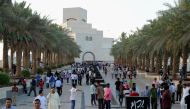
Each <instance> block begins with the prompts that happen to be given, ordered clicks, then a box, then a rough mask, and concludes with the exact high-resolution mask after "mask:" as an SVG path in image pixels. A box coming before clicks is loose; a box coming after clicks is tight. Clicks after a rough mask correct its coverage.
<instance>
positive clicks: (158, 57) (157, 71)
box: [156, 55, 162, 74]
mask: <svg viewBox="0 0 190 109" xmlns="http://www.w3.org/2000/svg"><path fill="white" fill-rule="evenodd" d="M161 67H162V58H161V56H159V55H158V56H157V57H156V73H157V74H159V71H160V68H161Z"/></svg>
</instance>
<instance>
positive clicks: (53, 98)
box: [47, 87, 61, 109]
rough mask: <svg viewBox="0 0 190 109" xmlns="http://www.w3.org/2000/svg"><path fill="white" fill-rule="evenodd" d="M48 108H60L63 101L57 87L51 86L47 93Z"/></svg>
mask: <svg viewBox="0 0 190 109" xmlns="http://www.w3.org/2000/svg"><path fill="white" fill-rule="evenodd" d="M47 99H48V109H60V106H61V103H60V98H59V95H58V93H57V92H55V88H53V87H52V88H51V92H50V93H49V94H48V95H47Z"/></svg>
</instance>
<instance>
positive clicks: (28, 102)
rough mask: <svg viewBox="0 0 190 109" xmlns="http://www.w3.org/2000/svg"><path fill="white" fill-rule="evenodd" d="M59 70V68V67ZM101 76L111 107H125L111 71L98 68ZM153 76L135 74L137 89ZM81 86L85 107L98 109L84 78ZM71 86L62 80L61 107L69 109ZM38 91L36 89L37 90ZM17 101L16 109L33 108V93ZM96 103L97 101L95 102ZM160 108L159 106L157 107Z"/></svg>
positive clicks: (46, 90)
mask: <svg viewBox="0 0 190 109" xmlns="http://www.w3.org/2000/svg"><path fill="white" fill-rule="evenodd" d="M59 70H61V69H59ZM100 72H101V74H102V77H103V78H104V80H105V81H106V82H107V83H108V82H109V83H110V86H111V89H112V92H113V97H114V99H115V101H114V102H112V109H125V107H124V105H125V104H124V103H125V100H124V102H123V107H119V106H118V105H117V104H118V100H117V99H116V94H115V79H112V76H111V73H108V74H107V76H105V75H104V73H102V70H100ZM152 80H153V78H145V76H144V74H143V73H139V74H138V75H137V79H136V82H137V86H138V88H139V90H143V89H144V88H145V85H146V84H149V85H150V86H151V83H152ZM82 83H83V84H82V86H77V88H79V89H82V90H83V91H84V95H85V96H84V97H85V109H98V108H97V106H91V101H90V93H89V89H90V86H88V85H86V84H85V78H84V79H83V82H82ZM70 88H71V84H66V81H64V84H63V95H62V96H61V109H70V105H71V103H70V100H69V96H70V92H69V89H70ZM44 92H45V94H44V95H45V96H47V94H48V93H49V89H45V90H44ZM37 93H38V90H37ZM17 99H18V100H17V101H18V102H17V106H16V109H33V103H32V102H33V100H34V95H33V93H31V96H27V95H21V96H18V98H17ZM97 104H98V102H97ZM1 108H2V105H1V106H0V109H1ZM76 109H81V92H78V94H77V102H76ZM158 109H160V108H158ZM172 109H180V105H179V104H175V105H174V106H173V107H172Z"/></svg>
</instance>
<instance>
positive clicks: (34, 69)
mask: <svg viewBox="0 0 190 109" xmlns="http://www.w3.org/2000/svg"><path fill="white" fill-rule="evenodd" d="M32 74H36V50H33V51H32Z"/></svg>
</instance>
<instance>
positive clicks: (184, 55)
mask: <svg viewBox="0 0 190 109" xmlns="http://www.w3.org/2000/svg"><path fill="white" fill-rule="evenodd" d="M187 50H188V49H187V47H184V49H183V50H182V59H183V66H185V68H186V69H185V70H186V71H187V59H188V51H187Z"/></svg>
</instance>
